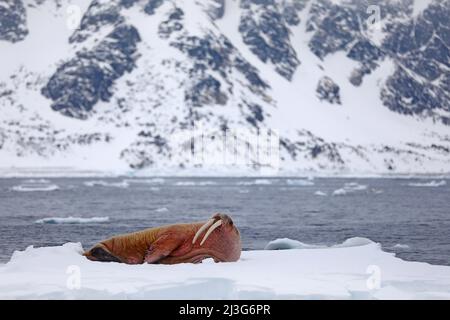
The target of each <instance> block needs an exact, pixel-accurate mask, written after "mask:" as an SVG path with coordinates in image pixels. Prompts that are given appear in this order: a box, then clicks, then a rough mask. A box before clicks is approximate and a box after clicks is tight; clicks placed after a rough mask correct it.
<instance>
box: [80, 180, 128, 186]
mask: <svg viewBox="0 0 450 320" xmlns="http://www.w3.org/2000/svg"><path fill="white" fill-rule="evenodd" d="M84 185H85V186H87V187H97V186H100V187H113V188H128V187H129V186H130V184H129V183H128V182H127V181H125V180H123V181H120V182H107V181H104V180H95V181H85V182H84Z"/></svg>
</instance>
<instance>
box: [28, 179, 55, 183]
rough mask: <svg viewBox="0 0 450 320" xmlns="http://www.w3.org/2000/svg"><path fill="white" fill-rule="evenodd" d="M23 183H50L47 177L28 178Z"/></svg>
mask: <svg viewBox="0 0 450 320" xmlns="http://www.w3.org/2000/svg"><path fill="white" fill-rule="evenodd" d="M24 183H26V184H29V183H40V184H48V183H50V180H47V179H29V180H25V181H24Z"/></svg>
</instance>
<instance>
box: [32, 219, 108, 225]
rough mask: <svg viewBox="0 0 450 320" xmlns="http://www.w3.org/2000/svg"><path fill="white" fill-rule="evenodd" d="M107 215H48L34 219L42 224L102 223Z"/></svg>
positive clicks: (105, 220) (106, 220)
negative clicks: (89, 216) (86, 216)
mask: <svg viewBox="0 0 450 320" xmlns="http://www.w3.org/2000/svg"><path fill="white" fill-rule="evenodd" d="M108 221H109V217H92V218H80V217H50V218H43V219H39V220H36V221H35V223H44V224H82V223H103V222H108Z"/></svg>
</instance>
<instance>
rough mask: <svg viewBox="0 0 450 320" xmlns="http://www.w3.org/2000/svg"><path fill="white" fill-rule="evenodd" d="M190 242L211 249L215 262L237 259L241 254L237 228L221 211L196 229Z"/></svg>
mask: <svg viewBox="0 0 450 320" xmlns="http://www.w3.org/2000/svg"><path fill="white" fill-rule="evenodd" d="M202 235H203V237H201V236H202ZM192 244H193V245H194V246H196V245H197V244H198V248H202V247H205V248H208V249H209V250H211V252H212V253H213V255H212V258H214V260H215V261H216V262H219V261H222V262H227V261H237V260H239V257H240V255H241V237H240V233H239V230H238V228H237V227H236V226H235V225H234V223H233V220H231V218H230V217H229V216H228V215H226V214H222V213H216V214H215V215H214V216H212V217H211V219H209V220H208V221H207V222H206V223H205V224H203V225H202V226H201V227H200V228H199V229H198V230H197V232H196V233H195V235H194V237H193V239H192ZM194 250H195V247H194V249H193V251H194Z"/></svg>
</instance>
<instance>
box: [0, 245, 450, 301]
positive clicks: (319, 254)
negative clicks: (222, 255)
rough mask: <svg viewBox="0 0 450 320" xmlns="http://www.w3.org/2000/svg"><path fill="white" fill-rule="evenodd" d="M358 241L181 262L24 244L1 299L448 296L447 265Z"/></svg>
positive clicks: (0, 268)
mask: <svg viewBox="0 0 450 320" xmlns="http://www.w3.org/2000/svg"><path fill="white" fill-rule="evenodd" d="M363 240H364V239H362V238H359V239H358V238H357V239H353V240H349V241H347V242H344V244H342V245H341V246H340V247H336V246H335V247H329V248H308V249H292V250H278V251H269V250H261V251H244V252H242V256H241V259H240V261H238V262H234V263H214V262H212V261H211V260H206V261H205V262H204V263H202V264H178V265H157V264H155V265H148V264H143V265H126V264H119V263H113V262H111V263H102V262H92V261H89V260H87V259H86V258H85V257H83V256H82V255H81V252H82V251H83V249H82V247H81V244H79V243H67V244H65V245H63V246H57V247H44V248H33V247H29V248H27V249H26V250H25V251H21V252H17V251H16V252H15V253H14V254H13V256H12V258H11V260H10V261H9V262H8V263H7V264H4V265H0V299H74V298H75V299H90V298H96V299H107V298H112V299H280V298H289V299H435V298H442V299H449V298H450V267H448V266H435V265H430V264H428V263H421V262H407V261H403V260H401V259H399V258H396V257H395V256H394V254H392V253H387V252H384V251H382V250H381V248H380V245H379V244H377V243H374V242H372V241H370V240H367V239H365V240H364V241H363Z"/></svg>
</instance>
